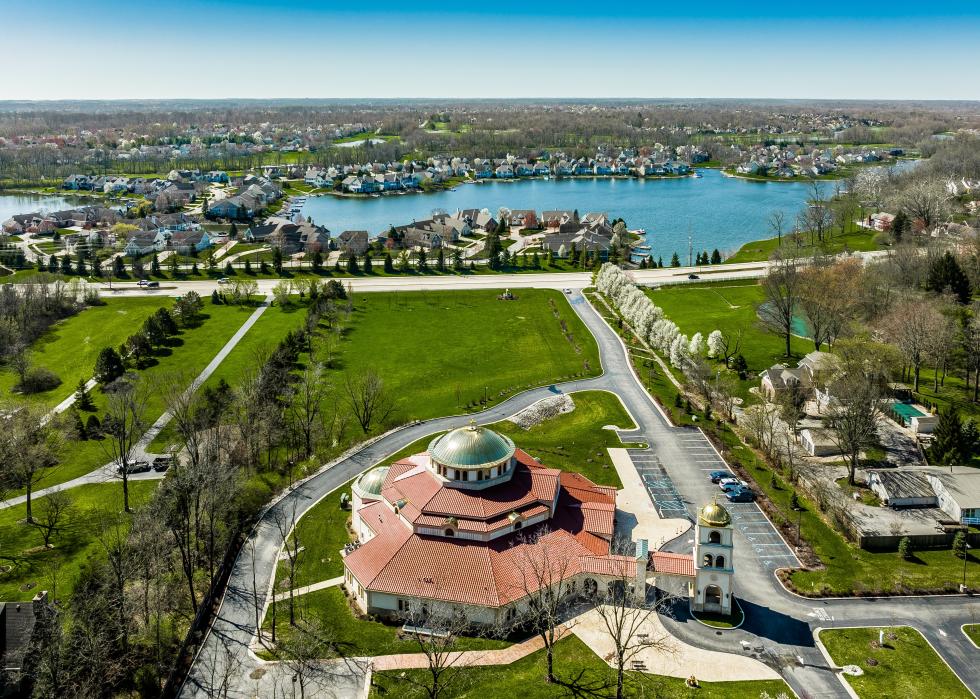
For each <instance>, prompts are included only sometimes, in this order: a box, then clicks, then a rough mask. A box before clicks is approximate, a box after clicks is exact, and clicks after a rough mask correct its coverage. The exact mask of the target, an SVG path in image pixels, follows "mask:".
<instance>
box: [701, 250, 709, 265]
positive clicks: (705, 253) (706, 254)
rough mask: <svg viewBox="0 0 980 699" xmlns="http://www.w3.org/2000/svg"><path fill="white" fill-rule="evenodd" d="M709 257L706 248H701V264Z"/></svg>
mask: <svg viewBox="0 0 980 699" xmlns="http://www.w3.org/2000/svg"><path fill="white" fill-rule="evenodd" d="M709 259H710V256H709V255H708V251H707V250H702V251H701V264H703V265H706V264H708V260H709Z"/></svg>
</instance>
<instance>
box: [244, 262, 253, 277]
mask: <svg viewBox="0 0 980 699" xmlns="http://www.w3.org/2000/svg"><path fill="white" fill-rule="evenodd" d="M251 273H252V261H251V260H248V259H246V260H245V274H251Z"/></svg>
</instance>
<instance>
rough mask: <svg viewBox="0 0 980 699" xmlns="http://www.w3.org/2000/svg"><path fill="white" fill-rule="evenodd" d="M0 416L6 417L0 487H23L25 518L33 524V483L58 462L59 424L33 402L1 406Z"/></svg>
mask: <svg viewBox="0 0 980 699" xmlns="http://www.w3.org/2000/svg"><path fill="white" fill-rule="evenodd" d="M0 415H4V416H6V419H5V420H4V426H3V429H2V430H0V488H2V487H3V486H6V485H12V486H13V487H17V488H23V489H24V490H25V493H24V494H25V496H26V521H27V523H28V524H33V522H34V516H33V511H32V509H31V504H32V502H31V501H32V495H33V492H34V486H35V485H37V483H38V482H39V481H40V480H41V479H42V478H43V477H44V476H46V475H48V474H49V473H50V470H49V469H50V468H51V467H53V466H55V465H56V464H57V463H58V455H59V454H60V452H61V450H62V448H63V444H64V432H63V426H62V425H61V424H60V422H59V421H58V420H48V419H46V416H45V413H44V412H43V411H42V410H41V409H39V408H37V407H35V406H33V405H24V406H17V405H3V406H0Z"/></svg>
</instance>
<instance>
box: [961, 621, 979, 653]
mask: <svg viewBox="0 0 980 699" xmlns="http://www.w3.org/2000/svg"><path fill="white" fill-rule="evenodd" d="M963 633H965V634H966V637H967V638H969V639H970V640H971V641H973V645H975V646H977V647H978V648H980V624H966V625H965V626H964V627H963Z"/></svg>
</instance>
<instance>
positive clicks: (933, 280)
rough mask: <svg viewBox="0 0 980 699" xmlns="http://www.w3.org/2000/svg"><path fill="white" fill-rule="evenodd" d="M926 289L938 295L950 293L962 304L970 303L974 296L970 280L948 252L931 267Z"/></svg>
mask: <svg viewBox="0 0 980 699" xmlns="http://www.w3.org/2000/svg"><path fill="white" fill-rule="evenodd" d="M926 289H928V290H929V291H933V292H935V293H937V294H942V293H946V292H950V293H952V294H953V296H955V297H956V300H957V301H958V302H959V303H962V304H967V303H969V302H970V296H971V295H972V293H971V290H970V278H969V277H968V276H967V275H966V272H964V271H963V269H962V268H961V267H960V265H959V263H958V262H957V261H956V258H955V257H953V253H951V252H949V251H948V250H947V251H946V252H945V253H943V255H942V256H941V257H937V258H936V259H934V260H933V261H932V263H931V264H930V265H929V276H928V277H927V279H926Z"/></svg>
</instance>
